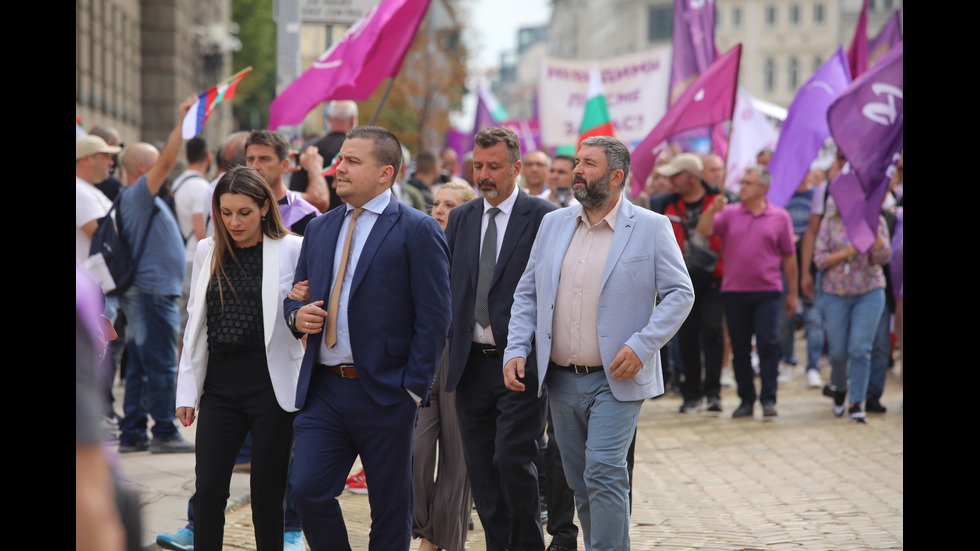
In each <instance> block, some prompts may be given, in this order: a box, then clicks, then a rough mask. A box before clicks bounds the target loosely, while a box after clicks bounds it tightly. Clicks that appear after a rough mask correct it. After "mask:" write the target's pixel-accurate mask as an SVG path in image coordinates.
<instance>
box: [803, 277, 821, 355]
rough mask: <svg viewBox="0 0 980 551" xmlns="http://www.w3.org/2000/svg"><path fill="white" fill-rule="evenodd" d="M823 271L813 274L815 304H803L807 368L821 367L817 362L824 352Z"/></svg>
mask: <svg viewBox="0 0 980 551" xmlns="http://www.w3.org/2000/svg"><path fill="white" fill-rule="evenodd" d="M823 295H824V292H823V272H817V273H816V275H814V276H813V304H810V305H807V304H806V303H804V304H803V323H804V324H805V325H806V368H807V369H815V370H817V371H819V370H820V368H819V367H818V366H817V362H818V361H819V360H820V355H821V354H823V340H824V329H823V310H822V309H821V308H823Z"/></svg>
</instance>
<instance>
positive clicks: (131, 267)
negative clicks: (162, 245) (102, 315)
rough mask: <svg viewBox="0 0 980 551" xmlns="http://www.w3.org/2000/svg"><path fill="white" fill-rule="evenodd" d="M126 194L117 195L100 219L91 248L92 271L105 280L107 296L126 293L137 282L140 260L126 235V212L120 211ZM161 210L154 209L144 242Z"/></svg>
mask: <svg viewBox="0 0 980 551" xmlns="http://www.w3.org/2000/svg"><path fill="white" fill-rule="evenodd" d="M122 195H123V194H122V193H120V194H119V195H118V196H116V199H115V200H114V201H113V202H112V207H111V208H110V209H109V212H107V213H106V214H105V216H103V217H102V218H100V219H99V224H98V227H97V228H96V229H95V232H93V233H92V246H91V248H89V257H88V260H87V261H86V262H85V266H86V267H87V268H88V269H89V273H92V274H94V275H96V276H97V279H99V280H100V282H101V283H102V290H103V291H104V292H105V294H106V296H118V295H121V294H123V293H125V292H126V290H127V289H129V288H130V287H131V286H132V285H133V280H134V279H135V278H136V266H137V264H138V263H139V259H138V258H135V259H134V258H133V255H132V253H131V252H130V250H129V245H127V244H126V241H125V240H124V239H123V237H122V215H121V214H119V212H120V209H119V206H120V203H121V201H122ZM157 210H158V209H156V208H154V209H153V214H151V215H150V222H149V223H148V224H147V225H146V231H145V232H144V233H143V242H144V243H145V242H146V236H147V235H148V234H149V232H150V225H151V224H152V223H153V217H154V216H156V213H157ZM112 211H116V213H117V216H116V217H115V218H113V216H112ZM116 218H118V220H116Z"/></svg>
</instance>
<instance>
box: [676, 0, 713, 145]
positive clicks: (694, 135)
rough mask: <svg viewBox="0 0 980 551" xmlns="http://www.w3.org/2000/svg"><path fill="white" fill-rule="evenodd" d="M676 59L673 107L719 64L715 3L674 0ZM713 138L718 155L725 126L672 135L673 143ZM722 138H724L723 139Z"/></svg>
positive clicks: (703, 0) (694, 129) (698, 0)
mask: <svg viewBox="0 0 980 551" xmlns="http://www.w3.org/2000/svg"><path fill="white" fill-rule="evenodd" d="M672 42H673V56H672V60H671V65H670V97H669V99H668V105H673V104H674V102H676V101H677V99H678V98H680V97H681V94H683V93H684V90H687V87H688V86H690V85H691V83H692V82H694V80H695V79H697V78H698V76H699V75H700V74H701V73H702V72H704V70H705V69H707V68H708V67H709V66H710V65H711V64H712V63H714V62H715V57H717V51H716V50H715V3H714V1H713V0H674V37H673V40H672ZM709 135H710V136H711V138H712V144H713V146H714V147H713V148H714V149H715V153H717V154H719V155H721V156H723V157H724V153H719V152H718V147H726V146H723V145H721V144H726V145H727V140H726V139H725V129H724V127H721V126H718V127H716V128H714V129H713V128H712V127H710V126H707V127H700V128H692V129H690V130H685V131H683V132H679V133H677V134H676V135H674V136H671V140H672V141H675V140H676V141H684V140H694V139H698V138H706V137H708V136H709ZM719 137H720V139H719Z"/></svg>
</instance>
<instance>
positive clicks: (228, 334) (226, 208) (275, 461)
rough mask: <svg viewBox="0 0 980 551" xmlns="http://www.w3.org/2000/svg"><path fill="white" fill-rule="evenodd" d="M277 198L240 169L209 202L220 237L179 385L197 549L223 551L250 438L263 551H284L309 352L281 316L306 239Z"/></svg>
mask: <svg viewBox="0 0 980 551" xmlns="http://www.w3.org/2000/svg"><path fill="white" fill-rule="evenodd" d="M275 205H276V200H275V198H274V196H273V194H272V190H271V189H270V188H269V186H268V184H266V182H265V180H263V179H262V176H261V175H260V174H259V173H258V172H257V171H255V170H254V169H250V168H246V167H238V168H234V169H232V170H230V171H228V172H227V173H225V175H224V176H222V178H221V180H220V181H219V182H218V184H217V186H216V187H215V190H214V195H213V198H212V206H211V208H212V212H213V213H214V217H213V218H214V226H215V233H214V237H213V238H208V239H206V240H204V241H201V243H200V244H198V247H197V252H196V254H195V255H194V268H193V271H192V280H191V291H190V298H189V299H188V303H187V320H188V322H187V328H186V330H185V332H184V349H183V353H182V355H181V359H180V369H179V374H178V378H177V418H178V419H180V421H181V423H183V424H184V426H189V425H190V424H191V423H193V422H194V417H195V410H200V412H199V416H200V420H199V422H198V425H197V438H196V450H195V453H196V459H197V467H196V474H197V498H196V500H195V503H194V516H195V519H194V548H195V549H198V550H201V551H209V550H220V549H221V546H222V538H223V535H224V522H225V517H224V510H225V503H226V500H227V499H228V493H229V492H228V488H229V484H230V482H231V473H232V468H233V467H234V464H235V456H236V455H237V454H238V450H239V449H240V448H241V446H242V442H243V441H244V440H245V435H246V434H247V433H248V432H249V431H251V433H252V441H253V451H252V474H251V490H252V492H251V498H252V515H253V520H254V525H255V538H256V544H257V546H258V549H259V550H263V549H265V550H269V549H282V545H283V543H282V542H283V498H284V496H285V492H286V473H287V468H288V464H289V456H290V452H291V450H292V438H293V430H292V420H293V412H295V411H296V408H295V407H294V403H295V399H296V380H297V378H298V376H299V368H300V363H301V362H302V359H303V345H302V343H301V341H299V340H297V339H296V338H295V337H293V335H292V333H291V332H290V331H289V328H288V327H287V326H286V323H285V322H284V321H283V317H282V301H283V298H284V297H285V296H286V294H287V293H289V291H290V289H291V288H292V282H293V270H294V269H295V267H296V261H297V258H298V257H299V250H300V245H301V244H302V239H301V238H299V237H298V236H295V235H292V234H290V233H289V231H288V230H287V229H286V228H285V226H284V225H283V222H282V217H281V216H280V214H279V209H278V208H277V207H276V206H275Z"/></svg>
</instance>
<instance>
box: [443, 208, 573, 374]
mask: <svg viewBox="0 0 980 551" xmlns="http://www.w3.org/2000/svg"><path fill="white" fill-rule="evenodd" d="M556 208H557V207H556V206H555V205H554V204H553V203H552V202H551V201H546V200H544V199H539V198H537V197H531V196H530V195H528V194H527V193H525V192H524V191H523V190H521V191H519V192H518V194H517V199H516V201H515V202H514V210H513V211H512V212H511V214H510V219H509V220H508V221H507V229H506V230H505V232H504V241H503V243H502V244H501V246H500V251H499V253H498V254H497V265H496V268H495V269H494V273H493V282H492V283H491V285H490V294H489V296H488V298H487V303H488V305H489V307H490V327H492V328H493V340H494V342H495V343H496V345H497V349H498V350H500V351H501V353H503V350H504V349H505V348H506V347H507V325H508V324H509V323H510V307H511V304H513V302H514V290H515V289H516V288H517V283H518V282H519V281H520V280H521V275H522V274H523V273H524V268H525V267H526V266H527V259H528V257H529V256H530V255H531V245H533V244H534V238H535V236H536V235H537V233H538V226H539V225H540V224H541V219H542V218H544V215H545V214H547V213H549V212H551V211H553V210H555V209H556ZM482 218H483V198H482V197H477V198H476V199H474V200H472V201H469V202H467V203H465V204H463V205H460V206H458V207H456V208H454V209H453V210H452V211H450V213H449V222H448V223H447V225H446V238H447V239H448V241H449V252H450V254H451V255H452V266H451V268H450V273H449V277H450V282H451V286H452V295H453V321H452V326H451V328H450V335H449V377H448V379H447V381H446V391H447V392H451V391H453V390H454V389H455V388H456V385H457V384H459V380H460V379H461V378H462V376H463V370H464V369H465V368H466V361H467V357H468V356H469V353H470V347H471V345H472V343H473V324H474V323H475V320H474V313H473V308H474V306H475V304H476V279H477V274H478V273H479V270H480V242H481V239H482V238H481V235H480V227H481V222H482ZM534 365H535V364H534V362H533V361H529V362H528V363H527V366H528V368H529V369H533V366H534ZM532 376H533V375H532ZM501 381H503V375H501Z"/></svg>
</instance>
